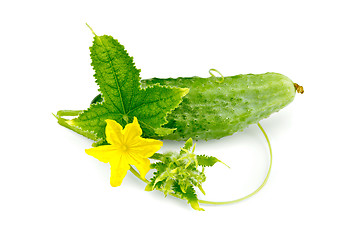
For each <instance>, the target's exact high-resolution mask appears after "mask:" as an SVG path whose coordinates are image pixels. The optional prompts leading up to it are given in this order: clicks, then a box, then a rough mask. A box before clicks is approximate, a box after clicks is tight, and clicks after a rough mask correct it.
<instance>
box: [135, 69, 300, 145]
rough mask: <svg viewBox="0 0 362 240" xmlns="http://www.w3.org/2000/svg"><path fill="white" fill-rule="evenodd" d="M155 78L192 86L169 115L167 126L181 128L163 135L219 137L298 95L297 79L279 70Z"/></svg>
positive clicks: (144, 82)
mask: <svg viewBox="0 0 362 240" xmlns="http://www.w3.org/2000/svg"><path fill="white" fill-rule="evenodd" d="M220 80H221V79H220V78H218V79H216V78H215V77H209V78H200V77H189V78H175V79H172V78H168V79H160V78H153V79H147V80H142V86H143V87H147V86H149V85H153V84H160V85H166V86H175V87H182V88H189V89H190V91H189V93H188V94H187V95H186V96H185V97H184V98H183V101H182V103H181V104H180V106H179V107H178V108H176V109H175V110H174V111H173V112H172V113H171V114H169V115H168V116H167V120H168V123H167V124H166V125H165V127H168V128H177V130H176V131H175V132H174V133H172V134H170V135H167V136H164V137H162V139H171V140H187V139H188V138H190V137H191V138H192V139H195V140H210V139H219V138H222V137H225V136H228V135H232V134H233V133H235V132H238V131H242V130H244V129H245V128H246V127H247V126H249V125H250V124H255V123H258V122H259V121H260V120H262V119H264V118H267V117H269V116H270V114H272V113H274V112H277V111H279V110H280V109H282V108H283V107H285V106H286V105H288V104H289V103H291V102H292V101H293V99H294V96H295V87H294V83H293V82H292V81H291V80H290V79H289V78H288V77H286V76H284V75H282V74H279V73H272V72H270V73H264V74H246V75H236V76H230V77H225V78H224V81H223V82H221V83H219V82H218V81H220Z"/></svg>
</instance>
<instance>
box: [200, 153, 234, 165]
mask: <svg viewBox="0 0 362 240" xmlns="http://www.w3.org/2000/svg"><path fill="white" fill-rule="evenodd" d="M197 162H198V163H199V165H201V166H204V167H212V166H214V164H215V163H217V162H221V161H220V160H219V159H217V158H216V157H212V156H211V157H209V156H206V155H197ZM221 163H223V162H221ZM223 164H225V163H223ZM225 165H226V164H225ZM226 166H227V165H226ZM227 167H228V166H227Z"/></svg>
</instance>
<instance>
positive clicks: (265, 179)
mask: <svg viewBox="0 0 362 240" xmlns="http://www.w3.org/2000/svg"><path fill="white" fill-rule="evenodd" d="M258 127H259V128H260V130H261V132H262V133H263V135H264V137H265V139H266V141H267V143H268V147H269V155H270V160H269V169H268V173H267V174H266V176H265V178H264V181H263V183H262V184H261V185H260V186H259V187H258V188H257V189H256V190H255V191H253V192H252V193H250V194H248V195H246V196H244V197H241V198H238V199H235V200H231V201H223V202H216V201H207V200H199V203H202V204H211V205H224V204H231V203H236V202H241V201H243V200H245V199H248V198H250V197H252V196H254V195H255V194H256V193H258V192H259V191H260V190H261V189H262V188H263V187H264V186H265V184H266V183H267V181H268V179H269V176H270V172H271V167H272V163H273V154H272V149H271V144H270V141H269V138H268V135H267V134H266V132H265V130H264V129H263V127H262V126H261V125H260V123H258ZM130 171H131V172H132V173H133V174H134V175H135V176H136V177H138V178H139V179H141V180H142V181H143V182H145V183H147V184H148V183H149V182H150V181H148V180H147V179H143V178H141V176H140V174H139V173H138V172H137V171H136V170H135V169H134V168H133V167H132V166H131V168H130ZM170 195H172V196H174V197H177V198H180V197H178V196H176V195H174V194H170Z"/></svg>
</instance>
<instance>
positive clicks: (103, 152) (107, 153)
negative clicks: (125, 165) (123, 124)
mask: <svg viewBox="0 0 362 240" xmlns="http://www.w3.org/2000/svg"><path fill="white" fill-rule="evenodd" d="M85 152H86V153H87V154H88V155H91V156H93V157H95V158H97V159H98V160H99V161H101V162H104V163H108V162H110V161H112V160H113V159H116V160H117V159H120V150H119V148H118V147H116V146H114V145H103V146H99V147H95V148H90V149H86V150H85Z"/></svg>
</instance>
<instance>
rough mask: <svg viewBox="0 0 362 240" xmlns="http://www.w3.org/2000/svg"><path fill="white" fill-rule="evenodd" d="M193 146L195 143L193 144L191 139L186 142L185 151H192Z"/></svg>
mask: <svg viewBox="0 0 362 240" xmlns="http://www.w3.org/2000/svg"><path fill="white" fill-rule="evenodd" d="M192 144H193V142H192V138H189V139H188V140H187V141H186V142H185V146H184V149H186V150H190V149H191V147H192Z"/></svg>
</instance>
